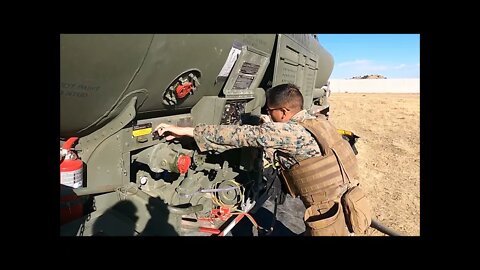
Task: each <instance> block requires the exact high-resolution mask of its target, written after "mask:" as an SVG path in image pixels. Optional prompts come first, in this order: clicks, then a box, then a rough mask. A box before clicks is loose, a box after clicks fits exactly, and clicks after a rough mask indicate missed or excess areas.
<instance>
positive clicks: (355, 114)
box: [329, 93, 420, 236]
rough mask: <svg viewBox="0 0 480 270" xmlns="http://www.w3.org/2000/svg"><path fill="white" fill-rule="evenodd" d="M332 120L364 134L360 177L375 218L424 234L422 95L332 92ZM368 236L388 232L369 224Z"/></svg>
mask: <svg viewBox="0 0 480 270" xmlns="http://www.w3.org/2000/svg"><path fill="white" fill-rule="evenodd" d="M329 101H330V118H329V119H330V120H331V121H332V122H333V124H334V125H335V126H336V127H337V128H339V129H346V130H350V131H352V132H354V133H355V134H356V135H358V136H360V138H359V139H358V142H357V143H356V147H357V149H358V152H359V153H358V155H357V158H358V161H359V169H360V171H359V180H360V183H361V185H362V186H363V187H364V190H365V191H366V192H367V193H368V195H369V197H370V201H371V204H372V208H373V212H374V213H373V214H374V216H375V217H376V218H377V219H378V220H379V221H380V222H381V223H382V224H384V225H386V226H388V227H390V228H392V229H393V230H395V231H397V232H399V233H402V234H405V235H411V236H419V235H420V95H419V94H404V93H403V94H393V93H387V94H378V93H375V94H370V93H332V94H331V96H330V98H329ZM367 234H368V235H372V236H381V235H384V234H382V233H380V232H378V231H377V230H375V229H372V228H370V229H369V231H368V232H367Z"/></svg>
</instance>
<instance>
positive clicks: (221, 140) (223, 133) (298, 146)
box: [156, 84, 320, 168]
mask: <svg viewBox="0 0 480 270" xmlns="http://www.w3.org/2000/svg"><path fill="white" fill-rule="evenodd" d="M279 90H281V91H279ZM266 97H267V112H268V114H269V115H270V118H271V120H272V121H268V122H265V123H263V124H261V125H259V126H250V125H243V126H238V125H206V124H198V125H197V126H195V127H194V128H192V127H177V126H172V125H168V124H163V123H162V124H160V125H158V126H157V128H156V130H158V132H159V134H160V135H162V134H163V133H164V132H167V131H168V132H170V135H168V136H167V140H171V139H173V138H174V137H178V136H190V137H193V138H194V139H195V141H196V143H197V145H198V148H199V149H200V151H202V152H203V151H209V150H214V151H217V152H223V151H225V150H228V149H233V148H239V147H261V148H263V150H264V151H265V154H266V159H267V160H268V161H269V162H272V163H273V161H274V157H273V154H274V152H275V151H276V150H280V151H282V152H285V153H288V154H290V155H292V156H293V157H294V158H295V159H296V160H297V161H301V160H304V159H307V158H309V157H314V156H319V155H320V149H319V147H318V144H317V142H316V141H315V138H313V136H312V135H311V134H310V132H308V131H307V130H306V129H305V128H304V127H302V126H301V125H299V124H298V122H299V121H303V120H305V119H312V118H315V117H314V116H312V115H310V114H308V112H307V111H306V110H303V109H302V108H303V97H302V94H301V92H300V91H299V90H298V88H297V87H296V86H295V85H293V84H282V85H278V86H276V87H273V88H271V89H269V90H267V92H266ZM263 119H265V118H263ZM280 162H282V164H283V165H284V166H285V167H286V168H290V167H291V166H292V165H293V164H294V163H295V161H293V160H292V159H286V158H284V157H280Z"/></svg>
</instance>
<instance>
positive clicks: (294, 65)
mask: <svg viewBox="0 0 480 270" xmlns="http://www.w3.org/2000/svg"><path fill="white" fill-rule="evenodd" d="M332 69H333V57H332V55H331V54H330V53H329V52H327V51H326V50H325V49H324V48H323V47H322V46H321V45H320V44H319V42H318V40H317V38H316V36H315V35H312V34H208V35H207V34H61V35H60V159H61V163H60V184H61V185H60V186H61V189H60V194H61V198H60V210H61V213H60V214H61V235H76V236H80V235H82V236H89V235H112V236H116V235H218V236H222V235H226V234H228V233H229V231H230V230H231V229H232V228H233V227H234V226H235V224H237V223H238V222H239V220H241V219H242V218H244V217H245V216H247V217H249V214H248V213H249V211H250V210H251V209H252V208H253V207H254V206H255V204H256V203H257V199H258V198H259V197H260V196H262V195H264V194H265V193H266V192H267V190H265V183H264V180H263V179H262V153H261V151H260V150H259V149H251V148H242V149H235V150H229V151H225V152H223V153H213V152H207V153H201V152H199V151H198V149H197V148H196V146H195V143H194V142H193V141H191V140H190V141H189V140H178V141H175V142H167V141H166V140H165V139H164V138H161V137H159V136H157V135H158V134H157V133H156V132H153V129H154V128H155V127H156V126H157V125H158V124H159V123H171V124H175V125H179V126H193V125H196V124H198V123H206V124H255V123H256V121H257V120H256V119H258V116H259V115H260V114H261V113H262V107H263V106H264V104H265V90H266V89H268V88H270V87H272V86H275V85H278V84H281V83H295V84H296V85H298V86H300V89H301V91H302V94H303V96H304V98H305V102H304V103H305V104H304V108H305V109H308V110H310V111H312V112H315V113H321V114H325V115H328V111H329V104H328V99H327V95H328V94H329V93H327V92H328V91H327V90H326V88H325V87H323V86H324V85H326V84H327V81H328V78H329V76H330V74H331V72H332ZM257 123H258V122H257Z"/></svg>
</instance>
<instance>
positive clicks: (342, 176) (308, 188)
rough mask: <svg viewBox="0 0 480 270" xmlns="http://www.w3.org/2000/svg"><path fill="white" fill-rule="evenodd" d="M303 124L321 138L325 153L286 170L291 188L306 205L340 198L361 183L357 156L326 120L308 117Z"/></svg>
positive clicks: (286, 181)
mask: <svg viewBox="0 0 480 270" xmlns="http://www.w3.org/2000/svg"><path fill="white" fill-rule="evenodd" d="M300 124H301V125H302V126H303V127H305V128H306V129H307V130H308V131H309V132H310V133H312V135H313V136H314V137H315V139H316V140H317V142H318V144H319V147H320V151H321V152H322V156H319V157H312V158H308V159H305V160H302V161H300V162H299V163H298V164H295V165H293V166H292V167H291V168H290V169H289V170H282V174H283V177H284V179H285V183H286V186H287V189H288V191H289V193H290V195H292V196H293V197H297V196H300V199H301V200H302V201H303V203H304V204H305V206H306V207H309V206H311V205H312V204H324V203H327V202H331V201H338V200H339V199H340V197H341V196H342V194H343V193H345V191H347V189H348V188H349V187H350V186H351V185H353V184H356V183H357V182H356V181H355V180H354V179H353V178H354V177H356V176H357V172H358V165H357V158H356V156H355V154H354V153H353V150H352V148H351V146H350V144H349V143H348V142H347V141H346V140H344V139H343V138H342V136H341V135H340V134H339V133H338V132H337V129H336V128H335V127H334V126H333V125H332V124H331V123H330V122H329V121H328V120H326V119H322V118H316V119H308V120H305V121H304V122H300Z"/></svg>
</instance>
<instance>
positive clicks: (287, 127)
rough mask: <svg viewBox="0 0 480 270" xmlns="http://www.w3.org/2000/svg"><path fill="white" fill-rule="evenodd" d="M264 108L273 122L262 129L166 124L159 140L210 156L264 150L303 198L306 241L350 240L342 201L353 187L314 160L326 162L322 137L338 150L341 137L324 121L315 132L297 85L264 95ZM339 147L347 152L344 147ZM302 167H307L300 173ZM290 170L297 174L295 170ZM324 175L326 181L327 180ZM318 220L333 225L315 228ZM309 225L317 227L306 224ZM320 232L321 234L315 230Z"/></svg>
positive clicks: (348, 156)
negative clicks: (185, 139) (189, 143)
mask: <svg viewBox="0 0 480 270" xmlns="http://www.w3.org/2000/svg"><path fill="white" fill-rule="evenodd" d="M266 103H267V104H266V106H267V112H268V114H269V116H270V119H269V120H271V121H266V122H265V121H264V123H262V124H261V125H259V126H251V125H243V126H238V125H205V124H199V125H197V126H195V127H177V126H172V125H168V124H163V123H162V124H160V125H158V126H157V128H156V129H155V130H157V131H158V133H159V134H160V135H163V134H164V133H165V132H168V133H167V134H165V135H167V137H166V139H167V140H171V139H173V138H175V137H180V136H190V137H193V138H194V139H195V141H196V143H197V145H198V147H199V149H200V151H202V152H203V151H208V150H213V151H217V152H223V151H225V150H228V149H233V148H240V147H261V148H263V150H264V153H265V158H266V159H267V161H269V162H270V163H272V164H275V163H277V162H279V163H280V165H281V167H282V169H283V171H284V172H286V173H283V176H284V178H285V179H290V181H291V179H292V178H293V185H292V184H290V185H289V184H288V181H287V182H286V184H287V186H288V187H289V192H290V194H292V195H293V196H297V195H299V196H300V198H301V199H302V201H303V203H304V204H305V207H306V208H307V211H308V212H306V213H305V217H304V221H305V224H306V226H307V231H306V235H348V230H347V229H346V225H345V219H344V218H343V213H342V208H341V206H339V204H340V203H339V199H340V196H341V195H342V194H343V193H345V191H346V190H347V185H348V184H349V179H348V181H345V180H344V179H343V178H344V177H343V175H345V174H346V173H345V172H343V173H340V169H339V168H340V167H342V166H343V165H342V166H341V165H339V164H340V163H339V164H337V163H336V161H335V164H332V162H329V163H328V164H326V165H324V164H325V163H322V162H319V163H316V161H314V159H315V158H320V159H321V158H322V152H321V149H320V147H319V144H318V143H317V140H316V138H317V139H318V137H319V136H320V137H322V135H321V134H320V133H321V132H325V133H329V134H328V136H327V141H328V142H333V143H334V144H335V145H338V140H337V141H336V139H337V138H336V137H337V136H338V138H341V137H340V135H338V134H336V136H335V134H333V137H335V138H334V139H333V140H331V139H330V138H333V137H332V136H331V135H332V133H337V131H336V129H335V128H334V127H333V126H332V125H331V124H330V123H328V121H327V120H325V119H323V121H327V123H326V124H325V123H324V122H320V126H321V128H319V129H317V128H316V123H317V122H315V121H316V120H317V119H316V117H315V116H312V115H310V114H309V113H308V112H307V111H306V110H304V109H303V96H302V94H301V92H300V91H299V89H298V87H297V86H295V85H293V84H281V85H278V86H275V87H273V88H270V89H268V90H267V91H266ZM304 122H307V126H308V127H309V130H310V131H309V130H307V128H305V127H304ZM312 127H314V129H316V131H315V133H316V134H317V135H315V136H317V137H316V138H315V137H314V136H313V133H311V131H312V130H311V129H312ZM319 130H321V132H319ZM319 134H320V135H319ZM340 140H341V139H340ZM342 141H343V140H342ZM344 143H346V142H344ZM339 144H340V146H343V143H342V142H340V143H339ZM329 145H330V144H328V146H329ZM346 145H348V143H346ZM350 151H351V149H350ZM323 152H324V151H323ZM340 152H342V153H345V151H343V149H340ZM279 153H281V154H279ZM352 155H353V159H352V157H351V156H352ZM354 158H355V156H354V154H353V153H351V154H350V153H347V154H346V159H343V160H345V164H347V167H349V166H350V165H351V164H352V163H353V162H354V163H355V164H354V165H356V159H354ZM308 160H309V161H314V164H313V166H316V167H318V168H320V170H327V171H328V172H323V174H322V173H317V171H318V170H319V169H318V168H313V167H312V164H306V163H305V161H306V162H309V161H308ZM329 160H332V159H331V158H330V159H329ZM302 161H303V163H302ZM310 163H312V162H310ZM299 164H306V165H304V166H301V167H299V166H298V165H299ZM320 164H322V165H320ZM294 165H297V166H294ZM319 165H320V166H319ZM292 167H293V169H291V168H292ZM334 167H336V168H334ZM312 168H313V169H312ZM305 170H306V171H305ZM332 170H334V171H335V172H334V173H333V174H332V175H334V177H333V178H334V179H331V177H330V172H332ZM290 172H291V173H290ZM347 172H348V170H347ZM325 173H327V174H328V175H327V176H325ZM292 175H293V176H292ZM347 175H348V174H347ZM352 175H353V174H352ZM339 176H342V177H339ZM349 178H350V177H349ZM290 183H292V182H290ZM290 186H293V187H294V188H297V189H298V190H299V192H296V194H295V193H294V192H292V189H291V188H290ZM334 206H335V208H334ZM315 213H316V214H315ZM332 213H333V214H332ZM319 219H322V220H325V221H326V222H327V223H330V224H327V225H324V224H317V221H318V220H319ZM309 220H310V221H312V220H314V221H313V222H307V221H309ZM333 223H336V224H335V228H333V229H332V228H327V229H324V228H323V227H332V226H333V225H332V226H331V224H333ZM318 227H322V228H321V229H320V230H317V228H318Z"/></svg>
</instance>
